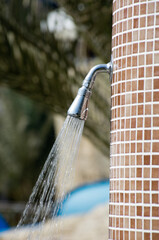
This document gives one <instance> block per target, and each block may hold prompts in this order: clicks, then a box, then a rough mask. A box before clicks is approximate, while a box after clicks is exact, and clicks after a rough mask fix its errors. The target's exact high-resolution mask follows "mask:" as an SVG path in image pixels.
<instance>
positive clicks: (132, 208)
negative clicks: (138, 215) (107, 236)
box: [130, 206, 135, 216]
mask: <svg viewBox="0 0 159 240" xmlns="http://www.w3.org/2000/svg"><path fill="white" fill-rule="evenodd" d="M130 216H135V207H134V206H130Z"/></svg>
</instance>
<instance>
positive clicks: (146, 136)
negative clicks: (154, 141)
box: [144, 130, 151, 140]
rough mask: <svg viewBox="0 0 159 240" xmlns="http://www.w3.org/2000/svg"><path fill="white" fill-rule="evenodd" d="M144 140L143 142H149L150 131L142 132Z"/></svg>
mask: <svg viewBox="0 0 159 240" xmlns="http://www.w3.org/2000/svg"><path fill="white" fill-rule="evenodd" d="M144 138H145V140H151V130H145V131H144Z"/></svg>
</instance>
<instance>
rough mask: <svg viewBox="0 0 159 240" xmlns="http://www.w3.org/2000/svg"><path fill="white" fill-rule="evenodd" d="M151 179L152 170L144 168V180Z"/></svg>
mask: <svg viewBox="0 0 159 240" xmlns="http://www.w3.org/2000/svg"><path fill="white" fill-rule="evenodd" d="M149 177H150V168H144V178H149Z"/></svg>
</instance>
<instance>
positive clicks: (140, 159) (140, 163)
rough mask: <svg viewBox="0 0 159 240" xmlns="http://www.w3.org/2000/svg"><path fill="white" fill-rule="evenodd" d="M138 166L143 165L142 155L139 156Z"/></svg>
mask: <svg viewBox="0 0 159 240" xmlns="http://www.w3.org/2000/svg"><path fill="white" fill-rule="evenodd" d="M137 165H142V155H137Z"/></svg>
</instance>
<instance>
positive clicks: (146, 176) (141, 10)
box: [109, 0, 159, 240]
mask: <svg viewBox="0 0 159 240" xmlns="http://www.w3.org/2000/svg"><path fill="white" fill-rule="evenodd" d="M112 35H113V36H112V55H113V65H114V69H113V79H112V96H111V102H112V107H111V114H112V118H111V166H110V204H109V239H111V240H112V239H114V240H118V239H120V240H122V239H123V240H128V239H131V240H159V1H144V0H140V1H139V0H114V1H113V34H112Z"/></svg>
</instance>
